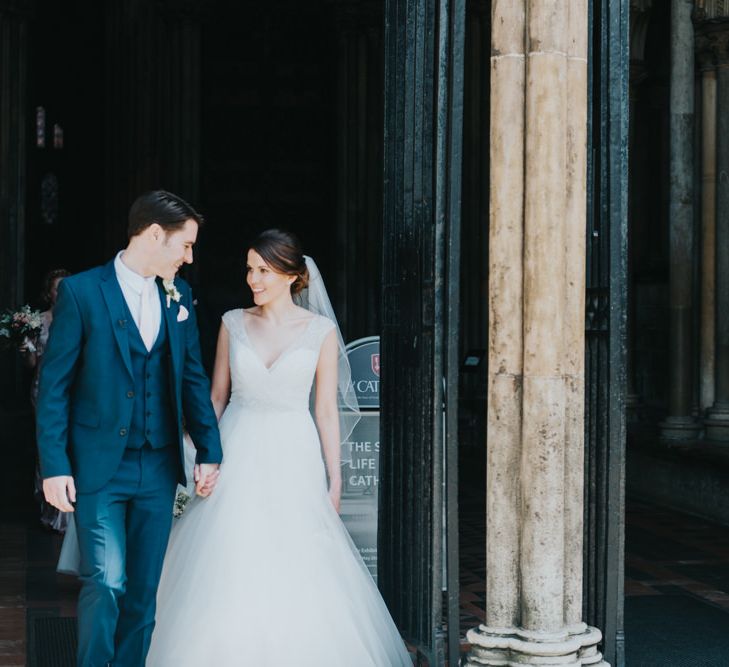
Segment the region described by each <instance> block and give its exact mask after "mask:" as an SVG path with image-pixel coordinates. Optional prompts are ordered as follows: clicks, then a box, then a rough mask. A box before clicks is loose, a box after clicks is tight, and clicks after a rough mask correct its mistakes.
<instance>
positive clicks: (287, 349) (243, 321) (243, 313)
mask: <svg viewBox="0 0 729 667" xmlns="http://www.w3.org/2000/svg"><path fill="white" fill-rule="evenodd" d="M240 319H241V326H242V327H243V333H244V334H245V337H246V340H247V341H248V347H249V348H250V350H251V352H252V353H253V356H254V357H255V358H256V360H257V361H258V363H259V364H261V367H262V368H263V370H265V371H266V372H267V373H271V372H272V371H273V369H274V368H275V367H276V366H277V365H278V363H279V361H281V359H283V358H284V357H285V356H286V355H287V354H288V353H289V352H290V351H291V350H292V349H293V348H294V347H295V345H296V343H298V342H299V340H301V337H302V336H305V335H306V334H307V333H308V332H309V329H310V328H311V324H312V322H313V321H314V320H315V319H316V315H312V317H310V318H309V321H308V322H307V323H306V326H305V327H304V329H303V331H302V332H301V336H299V337H298V338H296V339H295V340H293V341H292V342H291V343H289V345H287V346H286V347H285V348H284V349H283V350H281V352H279V355H278V356H277V357H276V358H275V359H274V360H273V361H272V362H271V365H270V366H266V364H265V363H264V362H263V359H261V355H260V354H259V353H258V350H257V349H256V347H255V345H254V344H253V339H252V338H251V337H250V335H249V333H248V327H247V326H246V311H245V309H241V313H240Z"/></svg>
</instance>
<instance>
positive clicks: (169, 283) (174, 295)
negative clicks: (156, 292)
mask: <svg viewBox="0 0 729 667" xmlns="http://www.w3.org/2000/svg"><path fill="white" fill-rule="evenodd" d="M162 287H164V289H165V294H166V295H167V307H168V308H169V307H170V303H171V302H172V301H174V302H175V303H178V302H179V301H180V299H181V298H182V294H180V291H179V290H178V289H177V287H176V286H175V279H174V278H168V279H167V280H163V281H162Z"/></svg>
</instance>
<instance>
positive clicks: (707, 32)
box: [696, 19, 729, 69]
mask: <svg viewBox="0 0 729 667" xmlns="http://www.w3.org/2000/svg"><path fill="white" fill-rule="evenodd" d="M696 58H697V61H698V64H699V67H700V69H711V68H713V67H717V66H725V65H729V19H720V20H718V19H715V20H711V21H705V22H703V23H701V24H700V25H698V26H697V29H696Z"/></svg>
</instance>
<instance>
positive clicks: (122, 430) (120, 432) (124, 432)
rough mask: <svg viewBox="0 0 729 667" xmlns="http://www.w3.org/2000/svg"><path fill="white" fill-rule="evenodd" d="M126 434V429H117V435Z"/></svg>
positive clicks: (122, 435)
mask: <svg viewBox="0 0 729 667" xmlns="http://www.w3.org/2000/svg"><path fill="white" fill-rule="evenodd" d="M126 434H127V430H126V429H125V428H120V429H119V435H120V436H121V437H122V438H123V437H124V436H125V435H126Z"/></svg>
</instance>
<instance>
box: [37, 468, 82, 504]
mask: <svg viewBox="0 0 729 667" xmlns="http://www.w3.org/2000/svg"><path fill="white" fill-rule="evenodd" d="M43 495H45V497H46V502H48V503H50V504H51V505H53V507H55V508H56V509H59V510H61V512H73V505H71V503H75V502H76V485H75V484H74V482H73V477H71V476H70V475H59V476H58V477H48V478H47V479H44V480H43Z"/></svg>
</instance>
